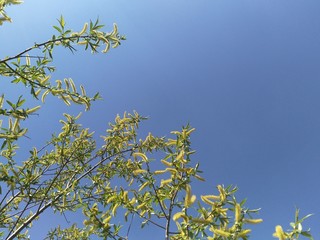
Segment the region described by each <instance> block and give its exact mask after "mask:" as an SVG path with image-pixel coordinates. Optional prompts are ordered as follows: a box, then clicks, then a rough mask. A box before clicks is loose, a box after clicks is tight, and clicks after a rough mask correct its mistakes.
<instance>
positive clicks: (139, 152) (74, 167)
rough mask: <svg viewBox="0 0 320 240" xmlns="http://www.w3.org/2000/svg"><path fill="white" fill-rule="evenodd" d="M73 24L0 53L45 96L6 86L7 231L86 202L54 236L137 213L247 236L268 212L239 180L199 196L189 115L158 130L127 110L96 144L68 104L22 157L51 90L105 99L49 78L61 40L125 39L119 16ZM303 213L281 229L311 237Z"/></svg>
mask: <svg viewBox="0 0 320 240" xmlns="http://www.w3.org/2000/svg"><path fill="white" fill-rule="evenodd" d="M18 2H19V1H1V5H0V6H1V11H2V12H1V13H2V15H3V14H4V13H3V11H4V10H3V7H4V6H5V5H8V4H10V3H11V4H13V3H18ZM3 16H6V15H3ZM65 26H66V24H65V21H64V19H63V17H61V18H60V19H59V25H58V26H54V28H55V29H56V30H57V31H58V35H54V36H52V38H51V39H50V40H48V41H45V42H43V43H37V44H35V45H34V46H32V47H30V48H28V49H26V50H24V51H22V52H20V53H18V54H17V55H15V56H13V57H6V58H4V59H3V60H0V76H1V77H2V78H4V79H8V78H9V79H10V81H11V82H12V83H13V84H22V85H23V86H25V87H27V88H28V89H29V90H30V95H31V96H33V97H34V99H35V100H38V101H39V102H40V104H39V105H37V106H32V107H26V106H25V104H26V99H24V98H23V97H22V96H20V97H19V98H18V99H17V100H15V101H13V100H8V99H6V98H5V96H4V94H3V95H2V96H1V98H0V116H1V123H2V120H7V122H8V124H7V126H1V129H0V139H1V140H2V145H1V150H2V151H1V153H0V157H1V158H2V161H1V163H0V181H1V184H2V185H1V186H2V188H0V194H1V197H0V228H1V231H0V235H1V236H2V237H3V238H4V239H16V238H17V239H29V236H28V229H29V228H31V227H32V225H33V223H34V222H35V221H36V220H38V219H41V216H42V213H44V212H45V211H50V210H51V211H52V212H53V213H58V214H62V215H63V214H65V213H67V212H76V214H77V216H79V215H80V214H81V212H82V217H83V224H76V223H75V224H72V225H71V226H70V227H68V228H62V227H61V226H57V227H55V228H53V229H52V230H51V231H50V232H49V233H48V235H47V239H90V238H94V237H99V238H102V239H107V238H112V239H127V238H128V235H129V233H130V228H131V225H132V220H133V219H135V222H137V220H136V219H139V220H140V223H141V227H145V226H147V225H154V226H156V227H158V228H160V229H162V230H163V237H164V238H165V239H199V238H202V239H203V238H207V239H215V240H231V239H232V240H235V239H244V240H245V239H248V238H249V234H250V231H251V230H250V228H248V227H247V226H248V225H250V224H258V223H260V222H262V220H261V219H255V218H252V216H251V215H252V214H254V213H256V212H257V211H258V209H249V208H247V207H245V203H246V201H245V200H243V201H240V202H238V201H237V199H236V197H235V193H236V191H237V188H235V187H231V186H229V187H224V186H223V185H218V186H217V193H216V194H215V195H214V194H212V195H202V196H200V198H197V197H196V195H193V194H192V191H191V185H192V183H193V182H194V181H198V180H199V181H204V179H203V178H202V177H201V176H200V174H201V171H200V170H199V164H193V163H192V160H191V156H192V154H193V153H194V151H193V150H192V148H191V141H190V136H191V134H192V132H193V131H194V129H193V128H191V127H190V126H189V125H187V126H185V127H183V128H182V130H181V131H173V132H171V134H172V138H165V137H157V136H154V135H152V134H151V133H150V134H148V135H147V136H146V137H140V134H139V132H138V128H139V125H140V122H141V121H143V120H144V119H145V118H144V117H142V116H140V115H139V114H138V113H136V112H134V113H132V114H127V113H124V115H123V116H122V117H120V116H119V115H118V116H116V118H115V120H114V122H113V123H110V124H109V128H108V129H107V130H106V133H105V134H104V136H102V139H103V141H104V143H103V144H102V145H101V146H97V143H96V141H95V138H94V137H93V132H90V130H89V129H86V128H83V127H82V126H81V124H80V123H78V119H79V117H80V114H79V115H78V116H71V115H69V114H64V119H63V120H61V121H60V123H61V125H62V127H61V131H60V133H58V134H54V135H52V138H51V139H50V140H49V141H48V143H47V144H46V145H45V146H44V147H42V148H40V149H37V148H33V149H32V150H30V152H29V156H26V160H25V161H23V162H21V161H16V159H15V156H16V152H17V150H18V144H17V140H18V139H19V138H20V137H22V136H25V133H26V132H27V129H25V128H23V127H22V126H21V122H22V121H25V120H26V119H27V118H28V117H30V116H31V115H32V114H35V113H36V112H37V111H38V109H39V108H40V105H42V103H43V102H44V101H45V98H46V96H47V95H49V94H50V95H52V96H55V97H57V98H59V99H61V100H62V101H63V102H64V103H65V104H67V105H71V104H72V103H75V104H81V105H84V107H85V109H86V110H89V108H90V105H91V103H92V101H95V100H97V99H99V94H98V93H97V94H95V95H94V96H93V97H90V96H87V94H86V91H85V88H84V87H83V86H80V88H79V89H80V90H79V89H78V88H77V86H76V84H75V82H74V81H73V80H72V79H70V78H69V79H64V80H63V81H62V80H59V79H58V80H55V81H52V80H51V74H52V72H54V71H55V68H54V67H53V66H51V64H52V61H53V49H54V48H55V47H58V46H61V47H64V48H67V49H69V50H71V51H75V50H76V49H77V47H79V46H84V49H85V50H87V49H88V50H91V51H92V52H93V53H95V52H97V51H98V49H99V48H101V47H102V48H103V50H102V52H104V53H106V52H108V50H109V49H110V46H112V47H117V46H118V45H119V44H120V42H121V41H122V40H124V37H123V36H120V35H119V33H118V29H117V26H116V25H114V26H113V30H112V32H110V33H107V32H103V31H102V27H103V26H102V25H100V24H99V21H95V22H90V23H86V24H84V26H83V28H82V30H80V31H79V32H73V31H71V30H69V29H66V27H65ZM157 159H159V160H160V161H157ZM78 218H79V217H78ZM119 219H121V221H120V223H119ZM304 219H305V218H303V219H301V220H299V218H298V213H297V215H296V220H295V223H293V224H292V227H293V230H292V231H291V232H287V233H286V232H284V231H283V230H282V228H281V227H279V226H277V227H276V232H275V234H274V236H275V237H277V238H279V239H280V240H283V239H295V238H297V237H298V236H299V235H302V236H306V237H309V238H310V239H312V237H311V235H310V234H309V231H302V226H301V222H302V221H303V220H304ZM125 227H127V230H125Z"/></svg>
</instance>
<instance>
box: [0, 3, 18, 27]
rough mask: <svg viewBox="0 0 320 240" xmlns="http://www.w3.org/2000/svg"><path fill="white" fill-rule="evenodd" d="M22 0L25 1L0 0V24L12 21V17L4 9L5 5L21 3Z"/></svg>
mask: <svg viewBox="0 0 320 240" xmlns="http://www.w3.org/2000/svg"><path fill="white" fill-rule="evenodd" d="M22 2H23V1H20V0H0V25H2V24H3V23H4V22H6V21H9V22H11V18H10V17H9V16H8V15H7V13H6V11H5V10H4V9H5V7H7V6H9V5H12V4H20V3H22Z"/></svg>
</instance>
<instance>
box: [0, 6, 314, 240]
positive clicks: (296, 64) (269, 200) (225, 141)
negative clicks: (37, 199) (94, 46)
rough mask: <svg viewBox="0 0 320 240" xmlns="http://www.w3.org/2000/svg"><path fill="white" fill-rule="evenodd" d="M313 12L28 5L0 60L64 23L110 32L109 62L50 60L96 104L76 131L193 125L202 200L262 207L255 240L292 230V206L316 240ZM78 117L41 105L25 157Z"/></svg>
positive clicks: (17, 11) (19, 11)
mask: <svg viewBox="0 0 320 240" xmlns="http://www.w3.org/2000/svg"><path fill="white" fill-rule="evenodd" d="M319 9H320V2H319V1H318V0H303V1H302V0H259V1H250V0H210V1H209V0H197V1H195V0H193V1H191V0H184V1H182V0H176V1H172V0H162V1H158V0H155V1H147V0H139V1H123V0H119V1H101V0H99V1H98V0H91V1H90V2H88V1H83V2H81V1H75V0H69V1H62V0H55V1H53V0H46V1H40V0H33V1H27V2H26V3H24V4H23V5H21V6H16V7H11V8H9V9H8V13H9V15H11V17H13V20H14V22H13V23H12V24H5V25H4V26H2V27H1V31H0V39H1V58H2V57H4V56H6V55H13V54H14V53H16V52H17V51H20V50H23V49H25V48H27V47H29V46H31V45H32V44H33V43H34V42H35V41H37V42H40V41H44V40H47V39H48V38H49V37H50V36H51V35H52V34H53V33H54V30H53V29H52V28H51V26H52V25H54V24H56V19H57V18H59V16H60V15H61V14H62V15H63V16H64V17H65V19H66V22H67V24H68V25H69V26H70V27H71V28H73V29H74V30H80V29H81V28H82V26H83V23H84V22H86V21H88V20H89V19H96V18H97V17H99V19H100V21H101V22H102V23H104V24H105V25H106V26H107V28H108V27H109V28H111V27H112V24H113V23H114V22H116V23H117V24H118V26H119V31H120V32H121V33H122V34H125V35H126V36H127V41H125V42H124V43H123V45H121V46H120V47H119V48H118V49H116V50H113V51H111V52H110V54H108V55H103V54H99V55H95V56H92V55H91V54H90V53H88V52H81V51H79V52H77V53H76V54H75V55H72V54H70V53H69V52H67V51H62V50H58V51H57V56H56V58H55V60H56V61H55V64H56V66H57V68H58V72H57V75H56V77H57V78H64V77H72V78H73V79H74V80H75V81H76V82H77V83H83V84H84V85H85V86H86V88H87V89H88V91H89V92H91V93H94V92H96V91H99V92H100V93H101V94H102V96H103V97H104V101H100V102H96V104H95V105H94V106H93V108H92V111H90V112H88V113H85V114H84V116H83V118H82V121H83V125H84V126H87V127H90V128H91V129H92V130H95V131H96V132H97V133H98V135H99V133H100V134H103V132H104V130H105V128H106V126H107V123H108V122H110V121H112V120H113V118H114V116H115V115H116V114H117V113H120V114H121V113H123V112H124V111H129V112H130V111H133V110H137V111H138V112H139V113H140V114H142V115H145V116H149V117H150V120H148V121H147V122H145V123H144V125H143V127H142V130H143V131H144V132H146V133H147V132H149V131H150V132H152V133H154V134H156V135H169V132H170V131H171V130H176V129H180V128H181V126H182V125H185V124H187V123H190V124H191V125H192V126H193V127H195V128H196V130H197V131H196V132H195V133H194V136H193V139H192V141H193V148H194V149H195V150H197V154H196V155H195V158H194V160H195V161H196V162H197V161H199V162H200V167H201V169H203V170H204V174H203V175H204V177H205V178H206V180H207V181H206V182H205V183H201V184H198V185H196V188H194V189H196V190H195V191H197V193H198V194H204V193H211V192H213V191H215V186H216V185H217V184H225V185H228V184H233V185H237V186H238V187H239V189H240V190H239V193H238V196H239V198H245V197H247V198H248V202H247V205H248V206H249V207H252V208H259V207H261V208H262V210H261V212H260V214H259V217H261V218H263V219H264V223H263V224H261V225H259V226H255V227H254V231H253V233H252V238H251V239H259V240H264V239H272V233H273V231H274V226H275V225H277V224H282V225H283V226H284V228H285V229H286V228H287V227H289V222H290V221H291V220H292V219H293V216H294V208H295V206H297V207H299V208H300V209H301V211H302V214H307V213H314V214H315V215H314V216H313V217H312V218H310V219H309V220H307V222H306V225H307V226H309V227H311V228H312V232H313V233H314V235H315V239H317V237H319V236H320V230H319V225H318V223H319V220H320V212H319V210H320V208H319V202H320V192H319V181H320V175H319V169H320V166H319V165H320V163H319V158H320V148H319V145H320V81H319V80H320V67H319V65H320V45H319V44H320V15H319ZM0 89H1V92H2V89H4V90H3V91H5V92H10V93H11V94H12V95H17V94H16V91H18V90H17V89H13V88H12V86H10V85H9V84H5V83H0ZM20 90H21V91H22V92H23V89H20ZM20 90H19V91H20ZM13 91H15V92H13ZM79 110H80V108H77V107H72V108H67V107H65V106H64V105H63V104H61V103H59V102H56V101H54V99H49V100H48V101H47V103H46V104H45V106H44V107H43V109H42V110H41V112H40V114H41V115H40V116H39V117H35V118H34V119H32V120H31V121H30V122H29V124H30V136H31V138H32V141H29V142H26V143H24V144H25V146H32V145H34V144H36V145H38V146H41V145H42V144H43V143H44V142H45V141H46V140H47V139H49V138H50V132H49V131H48V130H49V129H52V130H53V131H56V130H57V129H59V128H60V126H59V124H58V120H59V119H60V118H61V113H62V112H66V111H71V112H77V111H79ZM146 234H147V233H146ZM146 236H147V235H145V237H146ZM153 238H154V237H153ZM132 239H134V238H132ZM137 239H138V238H137ZM158 239H162V236H161V237H159V238H158Z"/></svg>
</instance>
